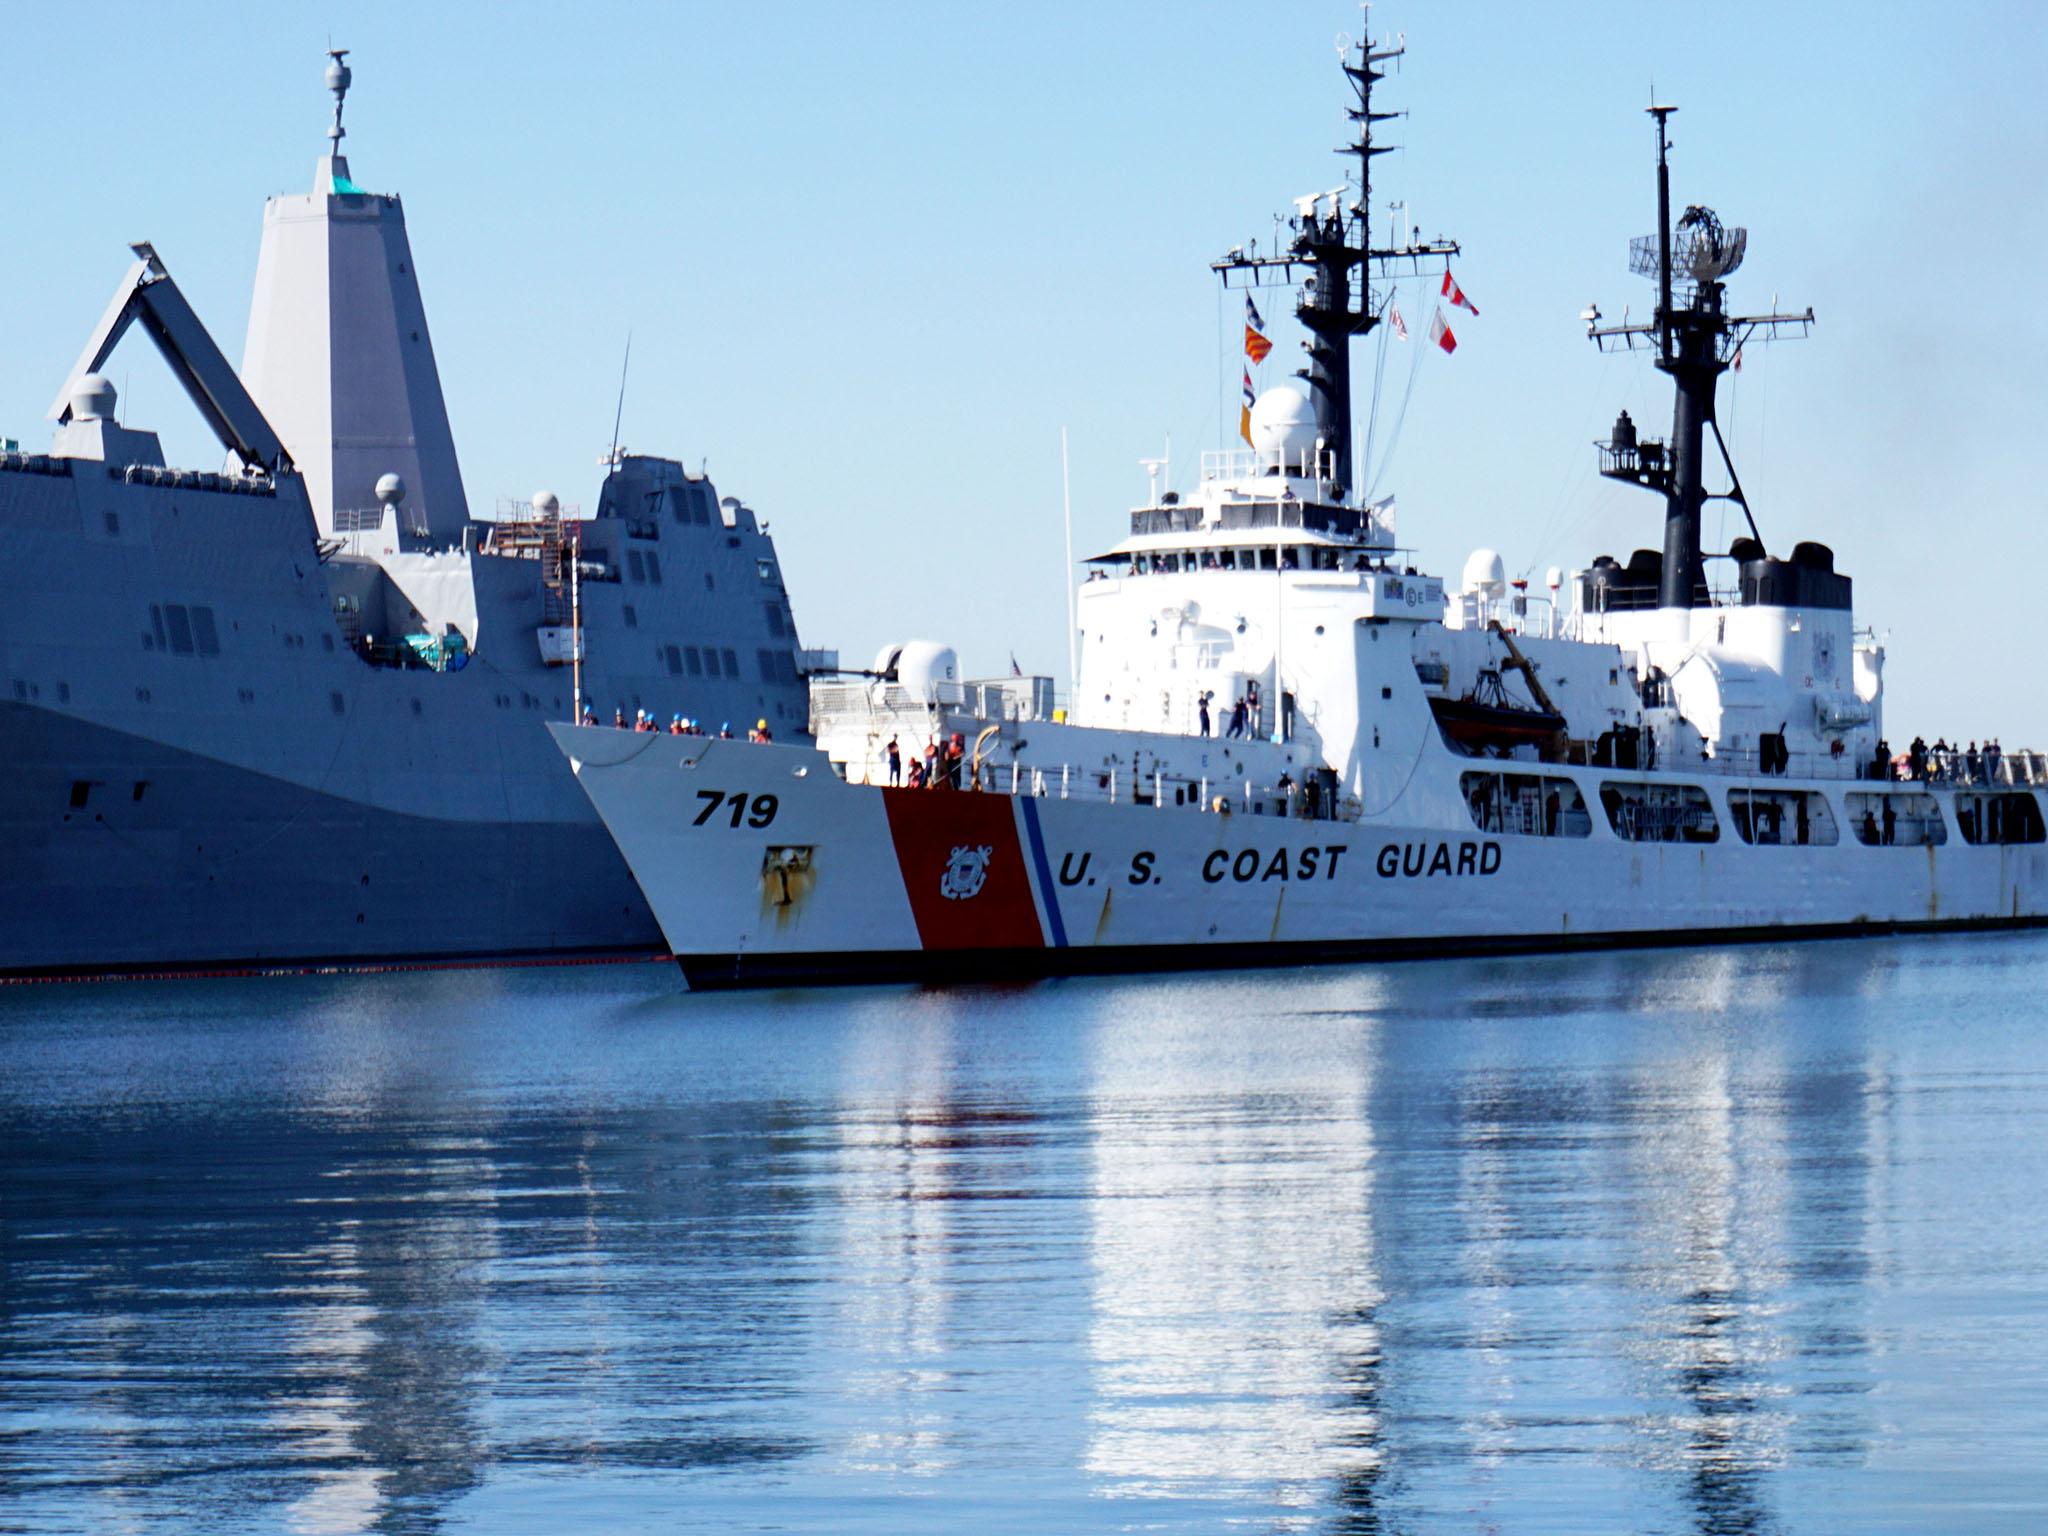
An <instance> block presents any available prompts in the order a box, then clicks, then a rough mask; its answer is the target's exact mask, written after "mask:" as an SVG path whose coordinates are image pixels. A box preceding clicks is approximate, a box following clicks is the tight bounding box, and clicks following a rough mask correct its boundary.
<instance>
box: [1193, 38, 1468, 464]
mask: <svg viewBox="0 0 2048 1536" xmlns="http://www.w3.org/2000/svg"><path fill="white" fill-rule="evenodd" d="M1354 48H1355V57H1354ZM1405 52H1406V48H1405V47H1404V46H1403V40H1402V39H1396V41H1395V42H1394V44H1393V45H1392V46H1383V45H1382V44H1379V43H1375V42H1374V41H1373V40H1372V39H1371V38H1370V37H1367V38H1365V39H1363V40H1361V41H1360V42H1358V43H1357V44H1355V45H1354V44H1352V43H1351V42H1350V41H1349V40H1348V39H1345V40H1341V41H1340V43H1339V57H1340V59H1341V60H1342V63H1343V69H1344V73H1345V75H1346V76H1347V77H1348V78H1349V80H1350V82H1351V86H1352V90H1353V93H1354V94H1355V96H1356V98H1357V102H1356V105H1354V106H1353V107H1351V108H1350V109H1349V114H1348V115H1349V116H1350V119H1351V121H1352V122H1353V123H1355V124H1356V125H1357V133H1356V137H1355V138H1354V140H1353V141H1352V142H1351V143H1349V144H1344V145H1340V146H1339V147H1338V149H1337V151H1336V152H1337V153H1338V154H1339V155H1344V156H1348V157H1351V158H1355V159H1356V160H1357V162H1358V170H1357V175H1356V181H1357V186H1356V187H1355V188H1353V187H1352V186H1350V185H1349V183H1348V182H1347V184H1346V185H1345V186H1342V187H1337V188H1334V189H1332V190H1331V191H1328V192H1317V193H1310V194H1309V195H1308V196H1306V197H1298V198H1296V199H1295V200H1294V206H1295V214H1294V216H1293V217H1292V218H1290V219H1288V221H1287V228H1288V230H1289V231H1290V232H1291V238H1290V239H1289V240H1288V243H1287V246H1286V248H1285V249H1284V250H1276V251H1275V252H1274V254H1272V255H1271V256H1261V255H1259V254H1258V242H1257V241H1252V242H1250V244H1249V248H1247V247H1245V246H1239V247H1237V248H1235V249H1233V250H1232V251H1231V252H1230V253H1229V254H1228V255H1227V256H1225V257H1224V258H1223V259H1222V260H1220V261H1215V262H1211V263H1210V270H1211V271H1213V272H1215V273H1217V274H1218V275H1219V276H1220V277H1221V278H1222V279H1223V286H1224V287H1225V288H1226V289H1229V288H1233V287H1242V288H1282V287H1286V286H1288V285H1290V284H1292V283H1294V282H1296V281H1297V280H1299V281H1300V283H1301V291H1300V294H1299V296H1298V298H1297V300H1296V303H1295V307H1294V313H1295V317H1296V318H1297V319H1299V320H1300V321H1301V323H1302V325H1303V326H1304V327H1306V328H1307V330H1308V333H1309V338H1310V339H1309V341H1308V343H1307V351H1308V363H1307V365H1306V366H1305V367H1303V368H1300V369H1297V370H1296V375H1297V377H1299V378H1301V379H1303V380H1305V381H1306V382H1307V384H1308V386H1309V399H1310V400H1311V401H1312V402H1314V404H1315V407H1316V414H1317V416H1318V418H1319V420H1320V421H1321V423H1322V436H1323V445H1324V449H1325V451H1326V452H1328V453H1329V455H1330V457H1331V460H1332V462H1333V464H1334V466H1335V478H1336V482H1337V490H1338V495H1339V496H1340V497H1347V496H1348V495H1349V494H1350V493H1351V492H1352V491H1353V490H1354V489H1355V488H1356V486H1357V468H1356V465H1355V464H1354V462H1353V449H1352V418H1353V410H1352V400H1351V343H1352V341H1353V340H1354V339H1355V338H1357V337H1360V336H1364V335H1366V334H1368V333H1369V332H1370V331H1371V330H1372V329H1373V327H1374V326H1376V325H1378V324H1379V323H1380V310H1381V308H1382V305H1381V300H1380V294H1379V292H1378V291H1377V290H1376V289H1375V288H1374V286H1373V279H1374V277H1375V276H1379V277H1382V278H1391V277H1395V276H1415V275H1419V274H1421V273H1422V272H1424V271H1425V270H1428V271H1435V270H1438V268H1437V267H1436V266H1434V265H1432V266H1430V267H1428V268H1425V266H1424V263H1425V262H1437V261H1443V262H1447V261H1448V260H1449V258H1450V257H1452V256H1455V255H1457V254H1458V244H1457V242H1456V241H1455V240H1445V239H1442V238H1438V239H1435V240H1426V241H1414V240H1410V241H1409V242H1408V243H1406V244H1401V245H1394V244H1392V243H1391V238H1390V243H1389V244H1388V245H1386V246H1374V245H1373V244H1372V162H1373V158H1374V156H1376V155H1384V154H1387V153H1389V152H1391V151H1393V150H1395V149H1398V148H1399V147H1400V146H1399V145H1396V144H1382V143H1378V142H1375V140H1374V137H1373V131H1374V128H1375V126H1376V125H1378V124H1380V123H1384V122H1388V121H1390V120H1392V119H1394V118H1397V117H1401V116H1404V115H1405V114H1404V113H1400V112H1378V111H1374V110H1373V99H1372V98H1373V87H1374V85H1376V84H1377V83H1378V82H1379V81H1381V80H1384V79H1385V78H1386V75H1385V73H1384V71H1382V70H1381V69H1380V68H1379V67H1378V66H1379V65H1382V64H1385V63H1387V62H1389V61H1390V60H1393V59H1398V58H1400V57H1401V56H1402V54H1403V53H1405ZM1347 197H1348V198H1349V201H1347V200H1346V199H1347ZM1325 205H1327V208H1328V211H1327V212H1325V211H1324V210H1325ZM1275 244H1276V246H1277V245H1278V244H1279V242H1278V241H1277V240H1276V241H1275ZM1404 263H1405V266H1404V265H1403V264H1404ZM1233 279H1241V281H1237V282H1233Z"/></svg>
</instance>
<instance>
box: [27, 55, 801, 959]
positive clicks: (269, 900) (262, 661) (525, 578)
mask: <svg viewBox="0 0 2048 1536" xmlns="http://www.w3.org/2000/svg"><path fill="white" fill-rule="evenodd" d="M340 63H341V61H340V60H339V59H338V58H337V59H336V61H335V66H336V68H337V69H338V68H339V67H340ZM329 79H330V84H334V80H335V75H334V71H333V70H330V77H329ZM346 83H347V77H346V71H345V70H342V71H341V82H340V85H341V89H345V87H346ZM336 97H337V115H336V117H337V120H336V128H337V130H338V128H339V110H338V109H339V98H340V90H339V89H338V90H337V92H336ZM334 137H336V138H337V139H338V137H339V134H338V132H335V133H334ZM337 147H338V146H337ZM137 255H138V257H139V258H140V259H139V260H138V261H137V263H136V265H135V267H134V268H133V269H132V270H131V271H130V273H129V275H128V278H127V279H126V281H125V282H124V284H123V286H122V288H121V289H120V291H118V292H117V294H116V297H115V301H114V304H113V305H112V306H110V308H109V310H108V313H107V316H106V318H105V319H103V320H102V322H101V326H100V329H99V330H98V331H97V332H95V334H94V337H93V339H92V341H91V342H89V343H88V346H87V348H86V352H85V354H84V356H83V357H82V358H81V360H80V363H79V366H78V367H77V368H76V369H75V370H74V372H73V376H72V378H71V379H70V380H69V381H68V382H67V384H66V386H65V389H64V391H63V392H62V393H61V394H60V396H59V400H58V405H57V408H56V409H55V410H54V411H53V412H52V415H53V417H55V418H57V421H58V426H57V430H56V441H55V443H54V444H53V447H52V451H51V452H50V453H48V454H30V453H20V452H7V453H0V549H4V550H5V552H6V555H7V558H6V559H4V560H0V588H4V599H0V742H4V744H5V749H6V754H7V760H8V768H9V772H8V773H7V775H6V776H5V778H4V779H0V847H4V849H5V851H6V857H5V858H4V859H0V972H6V973H13V974H23V973H66V972H83V973H95V972H103V971H104V972H113V971H124V970H143V971H148V970H158V969H187V968H205V967H215V966H233V965H245V964H249V965H294V964H314V963H325V962H367V961H377V960H406V959H428V958H486V957H510V956H525V955H546V954H565V953H584V954H595V953H624V952H633V951H652V950H654V949H657V948H659V947H660V935H659V932H658V930H657V928H656V926H655V923H654V921H653V919H652V917H651V916H650V914H649V913H648V910H647V907H646V904H645V902H644V900H643V898H642V897H641V895H640V893H639V891H638V890H637V888H636V887H635V885H634V882H633V880H632V877H631V876H630V875H629V874H628V872H627V870H626V867H625V864H624V863H623V862H622V860H621V859H620V857H619V855H618V853H617V851H616V849H615V848H614V847H613V845H612V842H611V839H610V838H609V837H608V836H607V835H606V834H605V832H604V831H603V829H602V828H601V827H600V825H599V824H598V822H597V819H596V817H595V816H594V814H593V813H592V811H591V809H590V806H589V802H588V801H587V800H586V799H585V797H584V795H583V794H582V792H581V791H580V790H579V789H578V788H577V786H576V784H575V782H574V780H573V778H572V777H571V775H570V774H569V773H568V772H567V771H566V769H565V766H564V764H563V762H562V759H561V757H560V755H559V754H558V753H557V752H556V750H555V748H554V746H553V744H552V742H551V741H550V740H549V738H548V734H547V731H546V729H545V724H546V722H547V721H549V720H566V719H568V718H570V715H571V711H572V708H573V702H572V679H571V670H572V669H571V668H570V667H569V666H568V665H567V664H566V663H567V662H568V660H569V659H570V656H571V654H572V652H574V651H575V650H576V649H577V648H578V647H579V646H580V650H581V655H582V657H583V667H582V684H583V692H584V697H585V699H586V701H587V702H588V704H589V705H590V706H591V707H592V708H593V709H595V710H596V711H598V712H599V713H600V714H601V715H604V716H606V717H609V716H610V715H611V713H612V712H613V711H623V712H625V714H626V715H627V716H629V717H630V716H632V715H633V714H634V713H635V712H636V711H638V710H641V709H646V710H648V711H650V712H651V713H652V714H654V715H655V716H656V717H657V718H659V719H660V720H661V721H663V722H666V721H668V720H669V719H670V718H671V717H672V716H674V715H676V714H681V715H684V716H688V717H691V718H693V719H696V720H698V721H700V722H704V723H706V724H707V726H708V728H709V729H710V730H712V731H716V730H718V729H719V728H720V726H721V725H723V724H725V723H727V722H730V723H731V725H732V726H733V727H734V728H736V729H738V730H741V731H742V732H744V730H745V729H746V728H747V727H749V726H751V725H752V724H753V723H754V721H755V720H756V719H765V720H767V721H768V722H769V723H770V725H771V727H772V728H773V729H774V730H775V732H776V734H778V735H780V736H785V737H786V736H789V735H792V734H797V733H800V732H801V731H802V729H803V727H804V722H805V699H804V693H803V687H802V683H801V680H800V675H799V659H800V653H799V652H798V650H797V640H796V630H795V624H794V620H793V617H792V615H791V613H790V610H789V604H788V599H787V596H786V594H785V592H784V590H783V585H782V578H781V572H780V566H779V564H778V562H777V560H776V558H775V551H774V546H773V544H772V543H771V541H770V540H769V539H768V537H767V535H766V534H765V533H763V532H762V531H761V529H760V527H759V526H758V525H757V523H756V522H755V520H754V517H753V514H752V513H751V512H750V511H748V510H747V509H746V508H745V507H743V506H740V505H739V504H738V503H737V502H734V501H731V500H730V499H727V500H726V501H724V502H721V500H720V498H719V497H718V495H717V493H716V491H715V489H714V488H713V486H712V484H711V482H710V481H709V480H708V479H706V478H704V477H702V476H697V475H691V474H689V473H687V472H686V471H685V470H684V469H683V468H682V466H681V465H680V464H677V463H674V462H671V461H669V460H665V459H659V458H651V457H644V456H640V455H633V454H618V453H615V454H614V455H613V456H612V458H611V461H610V465H609V469H608V472H607V475H606V478H605V481H604V485H603V489H602V492H601V496H600V501H599V505H598V509H597V513H596V515H595V516H594V517H591V518H587V519H586V518H579V517H576V516H574V515H573V514H570V513H564V512H561V511H560V510H559V509H558V508H557V507H556V506H555V505H554V504H553V503H552V501H551V500H550V501H547V502H544V503H543V502H541V501H540V500H539V499H538V498H536V509H535V511H534V512H533V513H532V514H531V515H528V516H523V517H520V518H518V519H516V520H510V521H485V520H478V519H475V518H472V517H471V516H470V510H469V506H468V504H467V501H466V499H465V497H464V492H463V487H462V479H461V474H460V471H459V469H458V468H457V465H456V459H455V452H454V444H453V439H452V436H451V434H450V432H449V428H448V418H447V411H446V407H445V405H444V404H443V401H442V398H441V391H440V383H439V378H438V373H437V370H436V369H435V365H434V359H433V350H432V346H431V343H430V342H429V340H428V332H427V329H426V320H425V313H424V307H423V305H422V302H421V299H420V293H419V287H418V283H417V279H416V276H415V274H414V272H413V268H412V258H411V254H410V250H409V247H408V245H407V241H406V238H405V228H404V222H403V214H402V211H401V209H400V207H399V204H398V201H397V199H396V198H395V197H384V196H381V195H377V194H371V193H365V192H362V191H360V190H358V189H357V188H356V187H355V185H354V183H353V182H352V181H351V180H350V179H349V176H348V167H347V164H346V162H345V161H343V160H342V159H340V157H339V156H338V155H331V156H329V157H326V158H323V159H322V160H321V162H320V164H319V167H318V170H317V171H316V184H315V188H314V191H313V192H312V193H311V194H310V195H309V196H306V197H284V198H277V199H273V200H272V202H271V204H270V206H269V209H268V211H267V213H266V217H265V226H264V244H263V252H262V257H261V262H260V265H259V272H258V278H257V284H256V296H255V302H254V305H253V308H252V312H251V317H250V327H249V340H248V347H247V352H246V356H245V363H244V369H243V374H242V376H241V378H240V379H239V380H238V379H237V378H236V375H235V374H234V372H233V370H232V369H230V368H229V367H228V366H227V364H226V363H225V361H224V360H223V359H222V358H221V357H220V354H219V351H218V349H217V348H216V347H214V345H213V343H212V342H211V340H210V339H209V338H208V337H207V336H206V333H205V331H204V328H203V327H202V326H201V325H200V324H199V321H198V317H197V316H196V315H194V314H193V313H192V311H191V310H190V308H189V306H187V305H186V304H185V303H184V300H183V298H182V296H181V295H180V294H179V293H178V290H177V287H176V285H175V283H174V282H173V281H172V280H171V278H170V276H169V274H168V272H167V271H166V270H165V268H164V265H163V263H162V262H161V260H159V259H158V257H157V256H156V253H155V252H154V251H153V250H151V249H150V248H148V247H146V246H143V247H138V248H137ZM131 328H133V329H139V330H140V331H141V332H142V333H143V334H146V335H147V336H148V337H149V338H150V339H151V340H152V341H154V342H155V343H156V344H157V346H158V348H159V350H161V351H162V352H163V353H164V355H165V357H166V360H167V361H168V362H169V363H170V364H171V367H172V371H173V373H174V374H175V375H176V376H177V377H178V379H179V381H180V383H182V384H183V385H184V386H185V388H186V390H187V392H188V394H190V395H191V397H192V399H193V401H194V403H195V405H196V406H198V408H199V410H200V412H201V415H202V416H203V417H204V418H205V419H206V420H207V422H208V424H209V425H210V426H211V427H212V428H213V430H214V431H215V433H216V435H218V436H219V437H220V439H221V442H222V445H223V447H224V448H225V449H226V450H227V451H228V452H229V454H230V455H231V456H232V458H233V460H234V462H235V464H236V465H237V468H236V470H235V472H232V473H218V474H216V473H199V472H191V471H183V470H173V469H169V468H166V467H165V466H164V464H163V459H162V453H161V450H160V449H159V447H158V445H157V440H156V437H155V435H154V434H153V433H149V432H144V431H136V430H132V429H130V428H127V427H123V426H121V425H119V424H118V423H117V421H116V420H115V419H114V414H115V401H114V399H113V391H112V389H111V388H110V387H109V386H108V385H107V383H106V381H105V379H104V378H102V377H101V376H100V375H99V373H98V371H97V370H98V367H99V365H100V363H101V362H102V361H104V358H105V356H106V355H107V354H108V353H109V352H111V350H112V348H113V346H114V345H115V344H116V343H117V342H118V341H119V340H120V337H121V335H122V333H123V332H124V331H129V330H131ZM244 385H246V388H244ZM572 591H573V592H574V593H575V595H576V597H577V602H576V612H575V613H574V614H573V615H572V613H571V611H570V597H571V593H572Z"/></svg>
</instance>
